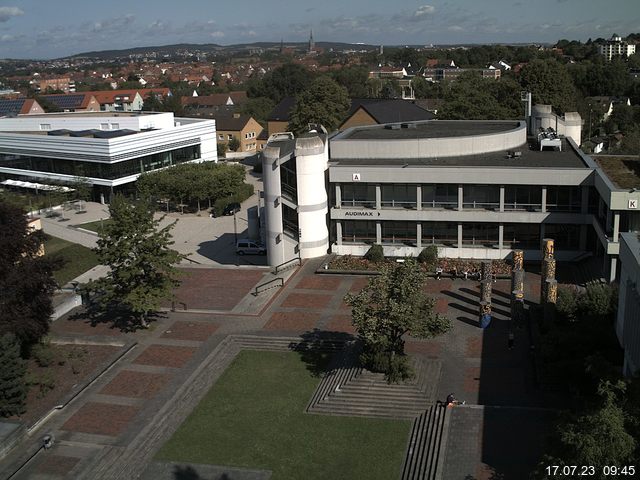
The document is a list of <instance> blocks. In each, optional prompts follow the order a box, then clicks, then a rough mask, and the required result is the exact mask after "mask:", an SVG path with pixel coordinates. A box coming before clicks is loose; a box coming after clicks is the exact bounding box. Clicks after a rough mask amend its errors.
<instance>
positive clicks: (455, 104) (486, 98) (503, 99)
mask: <svg viewBox="0 0 640 480" xmlns="http://www.w3.org/2000/svg"><path fill="white" fill-rule="evenodd" d="M519 91H520V88H519V87H518V84H517V83H516V82H514V81H513V80H511V79H500V80H493V79H488V78H482V77H481V76H480V75H479V74H478V73H476V72H468V73H465V74H463V75H460V76H459V77H458V78H457V79H456V81H455V82H451V83H450V84H449V85H448V88H447V90H446V92H445V104H444V105H443V106H442V108H441V109H440V110H439V111H438V118H440V119H445V120H497V119H505V118H519V117H521V116H522V106H521V105H520V101H519V97H520V94H519Z"/></svg>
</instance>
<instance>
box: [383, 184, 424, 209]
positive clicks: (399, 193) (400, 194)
mask: <svg viewBox="0 0 640 480" xmlns="http://www.w3.org/2000/svg"><path fill="white" fill-rule="evenodd" d="M381 189H382V206H383V207H404V208H416V198H417V189H416V185H415V184H402V183H400V184H391V185H389V184H383V185H382V187H381Z"/></svg>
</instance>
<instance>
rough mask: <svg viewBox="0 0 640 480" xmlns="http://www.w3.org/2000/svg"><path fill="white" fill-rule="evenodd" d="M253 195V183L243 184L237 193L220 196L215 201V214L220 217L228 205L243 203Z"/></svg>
mask: <svg viewBox="0 0 640 480" xmlns="http://www.w3.org/2000/svg"><path fill="white" fill-rule="evenodd" d="M251 195H253V185H251V184H249V183H244V184H242V185H241V186H240V189H239V192H238V193H237V194H235V195H231V196H230V197H226V198H219V199H218V200H216V201H215V203H214V204H213V212H214V215H215V216H216V217H219V216H220V215H222V212H223V211H224V209H225V208H227V205H229V204H230V203H234V202H237V203H242V202H244V201H245V200H246V199H247V198H249V197H250V196H251Z"/></svg>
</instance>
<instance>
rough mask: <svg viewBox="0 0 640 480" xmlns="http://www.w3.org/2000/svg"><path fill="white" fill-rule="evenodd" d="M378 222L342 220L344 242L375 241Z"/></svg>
mask: <svg viewBox="0 0 640 480" xmlns="http://www.w3.org/2000/svg"><path fill="white" fill-rule="evenodd" d="M375 241H376V222H371V221H365V222H359V221H354V220H345V221H344V222H342V242H343V243H375Z"/></svg>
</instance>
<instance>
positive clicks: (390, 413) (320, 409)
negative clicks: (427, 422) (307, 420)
mask: <svg viewBox="0 0 640 480" xmlns="http://www.w3.org/2000/svg"><path fill="white" fill-rule="evenodd" d="M312 413H322V414H326V415H340V416H347V417H384V418H409V419H412V418H414V417H415V416H416V414H417V413H418V411H415V410H413V411H409V410H398V409H393V408H382V407H355V406H348V405H318V406H317V407H316V408H314V409H313V411H312Z"/></svg>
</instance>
